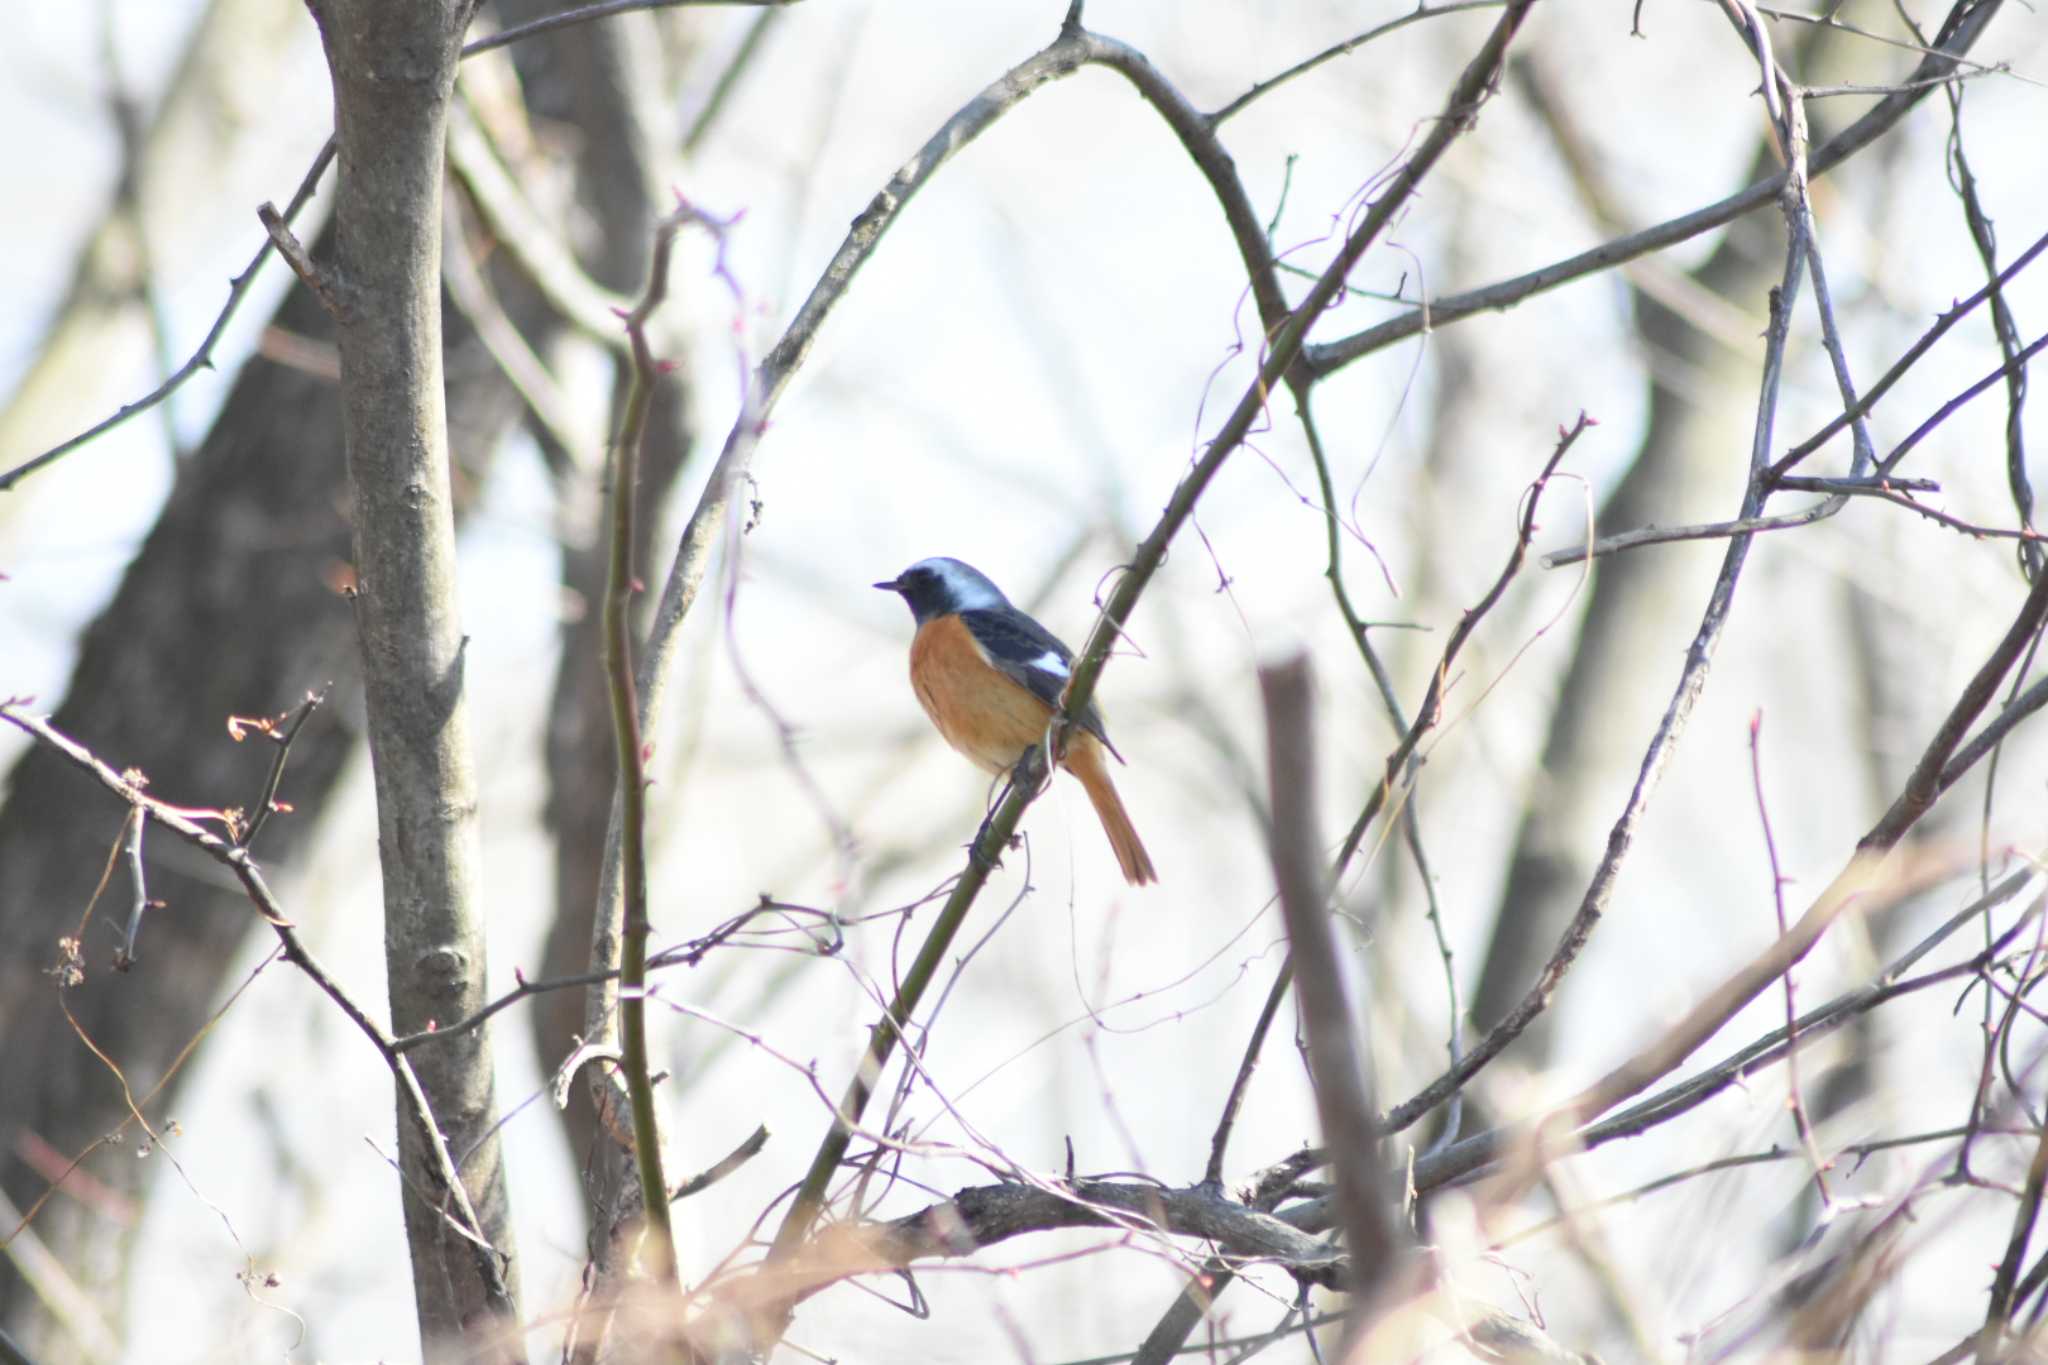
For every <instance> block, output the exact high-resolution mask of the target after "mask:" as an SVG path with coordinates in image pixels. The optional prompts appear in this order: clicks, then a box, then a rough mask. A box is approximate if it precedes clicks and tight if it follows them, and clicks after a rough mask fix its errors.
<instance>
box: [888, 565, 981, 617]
mask: <svg viewBox="0 0 2048 1365" xmlns="http://www.w3.org/2000/svg"><path fill="white" fill-rule="evenodd" d="M875 586H876V587H878V588H880V589H881V590H882V591H884V592H893V593H895V594H896V595H897V596H899V597H901V598H902V599H903V600H904V601H905V602H906V603H908V604H909V606H910V614H911V615H912V616H914V617H916V618H917V623H918V624H919V625H923V624H924V623H925V622H926V621H929V620H931V619H932V618H933V617H935V616H946V615H949V614H950V613H952V612H956V611H972V610H975V609H987V608H991V607H1004V606H1008V605H1009V599H1008V598H1006V597H1004V596H1003V594H1002V590H1001V589H999V588H997V587H996V585H995V584H993V583H991V582H989V581H988V579H987V578H986V577H984V576H983V575H982V574H981V572H980V571H979V570H977V569H975V568H973V567H972V566H970V565H967V564H963V563H961V562H960V561H959V560H957V559H921V560H919V561H918V562H917V563H915V564H913V565H911V566H910V567H909V568H907V569H905V570H904V571H903V572H902V573H900V574H898V575H897V576H896V577H895V578H893V579H891V580H889V581H888V582H886V583H877V584H875Z"/></svg>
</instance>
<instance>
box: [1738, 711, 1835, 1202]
mask: <svg viewBox="0 0 2048 1365" xmlns="http://www.w3.org/2000/svg"><path fill="white" fill-rule="evenodd" d="M1763 723H1764V715H1763V712H1761V711H1758V712H1756V713H1755V714H1754V715H1752V716H1751V717H1750V718H1749V776H1750V782H1751V784H1752V785H1753V786H1754V787H1755V789H1756V815H1757V822H1758V823H1759V824H1760V825H1761V826H1762V827H1763V832H1764V852H1765V855H1766V856H1767V857H1768V858H1769V860H1770V866H1771V904H1772V906H1773V907H1775V908H1776V910H1777V915H1778V937H1779V938H1783V937H1785V934H1786V931H1787V929H1788V928H1789V926H1788V925H1787V924H1786V922H1785V873H1784V869H1783V868H1781V867H1780V866H1779V863H1778V839H1777V836H1776V835H1774V834H1773V833H1772V832H1771V808H1770V803H1769V802H1768V801H1767V800H1766V799H1765V797H1764V760H1763V740H1762V736H1763ZM1784 981H1785V1089H1786V1105H1787V1106H1788V1107H1789V1108H1790V1109H1791V1110H1792V1127H1793V1128H1794V1130H1795V1131H1797V1132H1798V1134H1799V1145H1800V1146H1801V1147H1802V1148H1804V1149H1805V1151H1806V1158H1807V1160H1808V1162H1810V1163H1811V1164H1812V1166H1813V1185H1814V1189H1815V1190H1816V1191H1817V1192H1818V1193H1819V1194H1820V1206H1821V1216H1822V1217H1823V1218H1826V1217H1829V1216H1830V1215H1832V1214H1833V1212H1834V1207H1835V1200H1834V1196H1833V1195H1832V1194H1830V1193H1829V1192H1828V1175H1827V1173H1828V1167H1829V1165H1830V1163H1829V1162H1827V1161H1825V1160H1823V1159H1822V1157H1821V1154H1820V1144H1819V1143H1818V1142H1816V1141H1815V1140H1814V1136H1813V1121H1812V1119H1810V1118H1809V1117H1808V1116H1807V1113H1806V1101H1805V1098H1804V1097H1803V1096H1802V1094H1801V1093H1800V1089H1799V997H1798V993H1797V990H1796V988H1795V987H1794V985H1793V982H1792V969H1791V968H1789V967H1788V968H1786V969H1785V976H1784Z"/></svg>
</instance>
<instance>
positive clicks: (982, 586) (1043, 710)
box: [875, 558, 1159, 886]
mask: <svg viewBox="0 0 2048 1365" xmlns="http://www.w3.org/2000/svg"><path fill="white" fill-rule="evenodd" d="M875 586H876V587H878V588H881V589H882V590H883V591H885V592H893V593H896V594H897V595H899V596H900V597H902V599H903V600H904V601H905V602H906V603H908V604H909V605H910V614H911V615H912V616H914V617H916V618H917V634H916V636H915V637H914V638H913V639H912V640H911V642H910V685H911V687H912V688H914V689H915V690H916V692H917V699H918V701H920V702H922V703H923V704H924V710H925V714H926V715H928V716H930V717H931V718H932V724H933V725H936V726H938V728H939V733H940V734H941V735H942V736H944V737H945V740H946V743H948V744H950V745H952V746H953V747H954V748H955V749H958V750H959V751H960V752H961V753H963V754H965V755H966V756H967V757H968V758H969V759H970V760H972V761H973V762H974V763H975V765H976V766H978V767H981V768H983V769H985V770H987V771H989V772H992V773H1006V772H1009V771H1010V770H1011V769H1012V768H1014V767H1015V766H1016V765H1017V761H1018V760H1019V759H1021V758H1023V756H1024V754H1025V752H1026V751H1027V750H1029V749H1030V748H1031V747H1032V746H1033V745H1036V744H1039V743H1042V742H1043V741H1044V739H1045V727H1046V723H1047V722H1048V721H1050V720H1051V719H1052V714H1053V711H1054V709H1055V708H1056V707H1058V706H1059V704H1060V693H1061V692H1062V691H1064V690H1065V688H1066V685H1067V681H1068V679H1069V678H1070V677H1072V676H1073V663H1074V652H1073V651H1072V650H1070V649H1068V648H1067V647H1066V646H1065V645H1063V644H1061V643H1060V641H1059V639H1058V638H1057V637H1056V636H1054V635H1053V633H1052V632H1051V631H1049V630H1047V629H1046V628H1045V627H1044V626H1041V625H1039V624H1038V622H1036V621H1034V620H1032V619H1031V618H1030V617H1029V616H1026V615H1025V614H1024V613H1023V612H1021V611H1019V610H1017V608H1015V607H1013V606H1011V605H1010V599H1009V598H1007V597H1005V596H1003V593H1002V590H1001V589H1000V588H998V587H996V585H995V584H993V583H991V582H989V581H988V578H987V576H986V575H984V574H982V573H981V572H980V571H979V570H978V569H975V568H973V567H972V566H970V565H967V564H963V563H961V562H960V561H959V560H957V559H943V558H941V559H922V560H919V561H918V562H917V563H915V564H913V565H911V566H910V567H909V568H907V569H905V570H904V571H903V572H902V573H901V574H899V575H897V576H896V577H895V578H894V579H892V580H890V581H889V582H887V583H877V584H875ZM1074 722H1075V726H1076V728H1075V729H1073V730H1071V731H1069V732H1068V735H1067V740H1066V748H1065V751H1064V752H1063V753H1061V755H1060V766H1061V767H1062V768H1065V769H1066V770H1067V771H1068V772H1070V773H1072V774H1073V775H1074V776H1075V778H1077V779H1078V780H1079V781H1080V783H1081V790H1083V791H1085V792H1087V793H1088V801H1089V804H1090V805H1092V806H1094V807H1095V814H1096V816H1097V817H1098V818H1099V819H1101V821H1102V832H1103V833H1104V834H1107V835H1108V836H1109V846H1110V848H1111V849H1112V850H1114V851H1115V853H1116V861H1117V866H1119V867H1121V868H1122V869H1123V873H1124V880H1125V881H1127V882H1129V883H1130V884H1131V885H1132V886H1143V885H1144V884H1145V883H1147V882H1155V881H1158V880H1159V874H1158V873H1157V872H1155V871H1153V868H1152V859H1151V857H1150V855H1148V854H1147V853H1146V852H1145V845H1144V843H1143V842H1141V841H1140V840H1139V838H1138V831H1137V830H1136V829H1134V828H1132V827H1131V817H1130V816H1129V815H1127V814H1125V812H1124V803H1123V800H1122V799H1121V798H1120V797H1118V796H1117V794H1116V784H1115V783H1114V782H1111V781H1110V780H1109V765H1108V764H1107V763H1105V762H1103V758H1102V755H1103V752H1104V751H1105V750H1107V751H1108V752H1109V753H1110V754H1112V755H1114V756H1115V758H1116V761H1117V762H1119V763H1121V762H1123V761H1124V756H1123V755H1122V754H1119V753H1117V751H1116V746H1115V745H1113V744H1111V743H1110V742H1109V735H1108V733H1107V732H1106V731H1105V730H1104V729H1103V728H1102V715H1101V713H1100V712H1098V711H1097V710H1096V709H1095V704H1094V703H1093V702H1090V703H1089V704H1088V705H1086V706H1084V707H1082V708H1081V710H1080V712H1079V713H1078V714H1077V715H1075V717H1074Z"/></svg>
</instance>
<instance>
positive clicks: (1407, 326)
mask: <svg viewBox="0 0 2048 1365" xmlns="http://www.w3.org/2000/svg"><path fill="white" fill-rule="evenodd" d="M2000 3H2001V0H1963V3H1961V4H1959V5H1958V7H1957V9H1956V10H1955V14H1956V15H1958V16H1959V19H1958V21H1957V22H1956V23H1955V24H1954V25H1953V28H1952V31H1950V32H1949V33H1947V35H1946V36H1945V37H1944V39H1943V41H1942V43H1941V44H1940V45H1939V48H1938V50H1937V51H1935V52H1932V53H1929V54H1928V56H1927V57H1926V58H1925V59H1924V60H1922V61H1921V63H1920V64H1919V66H1918V67H1916V68H1915V69H1914V70H1913V72H1912V73H1911V74H1910V75H1909V76H1908V77H1907V78H1906V79H1907V80H1909V81H1916V82H1917V81H1923V80H1925V79H1927V78H1929V77H1932V76H1937V75H1942V74H1945V73H1947V72H1949V71H1952V70H1954V69H1955V67H1956V66H1957V65H1959V64H1960V63H1961V61H1962V59H1963V54H1964V53H1966V52H1968V51H1969V49H1970V47H1971V46H1972V45H1973V44H1974V43H1975V42H1976V41H1977V39H1978V38H1979V37H1980V36H1982V34H1983V32H1984V30H1985V29H1986V28H1987V27H1989V26H1990V23H1991V20H1992V17H1993V16H1994V15H1996V14H1997V12H1998V10H1999V8H2000ZM1925 95H1926V87H1924V86H1922V87H1917V88H1915V89H1913V90H1908V91H1902V92H1900V93H1899V94H1895V95H1891V96H1888V97H1886V98H1885V99H1883V100H1880V101H1879V102H1878V103H1877V104H1875V105H1873V106H1872V107H1871V108H1870V109H1869V110H1868V111H1866V112H1865V113H1864V115H1863V116H1862V117H1861V118H1859V119H1857V120H1856V122H1854V123H1852V124H1850V125H1849V127H1847V128H1845V129H1843V130H1842V131H1841V132H1840V133H1838V134H1836V135H1835V136H1834V137H1832V138H1830V139H1829V140H1828V141H1827V142H1826V143H1824V144H1823V145H1822V146H1820V147H1817V148H1815V149H1814V152H1813V155H1812V158H1811V161H1810V173H1811V174H1813V175H1816V176H1817V175H1822V174H1824V173H1826V172H1828V171H1830V170H1833V169H1834V168H1835V167H1836V166H1839V165H1841V164H1842V163H1843V162H1844V161H1846V160H1848V159H1849V158H1850V157H1852V156H1854V155H1855V154H1856V153H1858V152H1860V151H1862V150H1863V149H1864V148H1865V147H1867V146H1869V145H1870V144H1871V143H1872V142H1874V141H1876V140H1877V139H1878V138H1879V137H1880V136H1882V135H1883V134H1884V133H1885V132H1887V131H1889V130H1890V129H1891V127H1892V126H1893V125H1894V124H1896V123H1897V122H1898V121H1899V120H1900V119H1902V118H1904V117H1905V116H1906V114H1907V113H1908V111H1910V110H1911V109H1912V108H1913V107H1914V106H1915V105H1916V104H1918V103H1919V102H1920V100H1921V99H1923V98H1924V97H1925ZM1785 183H1786V182H1785V176H1784V175H1783V174H1782V173H1781V174H1779V175H1775V176H1772V177H1770V178H1769V179H1767V180H1760V181H1758V182H1756V183H1755V184H1753V185H1751V186H1749V187H1748V188H1747V189H1744V190H1740V191H1737V192H1736V193H1734V194H1731V195H1729V196H1728V197H1727V198H1725V199H1722V200H1719V201H1718V202H1716V203H1713V204H1709V205H1707V206H1706V207H1705V208H1702V209H1697V210H1695V211H1694V212H1692V213H1688V214H1685V215H1684V216H1682V217H1678V218H1673V219H1670V220H1669V221H1667V222H1663V223H1659V224H1657V225H1656V226H1654V227H1650V228H1645V229H1644V230H1642V231H1641V232H1634V233H1630V234H1628V235H1627V236H1623V237H1617V238H1615V239H1613V240H1611V241H1608V242H1604V243H1602V244H1601V245H1599V246H1597V247H1594V248H1593V249H1591V250H1590V251H1582V252H1580V253H1579V254H1578V255H1576V256H1570V257H1567V258H1565V259H1564V260H1561V261H1556V262H1553V263H1552V264H1550V265H1547V266H1544V267H1542V268H1541V269H1538V270H1532V271H1529V272H1528V273H1527V274H1523V275H1517V276H1515V277H1513V278H1512V279H1506V280H1501V281H1499V282H1497V283H1494V284H1490V285H1487V286H1485V287H1483V288H1479V289H1472V290H1468V291H1466V292H1464V293H1461V294H1440V295H1438V296H1436V297H1435V298H1433V299H1431V300H1430V303H1429V307H1428V308H1427V309H1422V308H1417V309H1413V310H1411V311H1409V312H1407V313H1403V314H1402V315H1401V316H1399V317H1396V318H1390V319H1388V320H1387V321H1385V322H1382V323H1378V324H1375V325H1374V326H1371V327H1367V328H1364V329H1363V330H1361V331H1358V332H1355V333H1353V334H1352V335H1350V336H1348V337H1344V338H1341V339H1339V340H1337V341H1333V342H1329V343H1327V344H1322V345H1316V346H1311V347H1309V348H1307V352H1306V359H1307V365H1308V368H1309V369H1310V370H1311V371H1312V372H1313V373H1315V374H1317V375H1325V374H1329V373H1331V372H1332V371H1335V370H1339V369H1342V368H1343V367H1344V366H1346V365H1349V364H1350V363H1351V362H1353V361H1355V360H1358V359H1359V358H1361V357H1363V356H1367V355H1370V354H1372V353H1373V352H1375V351H1380V350H1384V349H1386V348H1387V347H1388V346H1391V345H1393V344H1395V343H1396V342H1399V341H1404V340H1406V339H1407V338H1409V337H1412V336H1416V335H1419V334H1421V333H1422V332H1425V331H1427V330H1429V329H1430V328H1432V327H1443V326H1447V325H1449V324H1450V323H1453V322H1457V321H1459V320H1461V319H1463V318H1467V317H1470V316H1472V315H1473V314H1475V313H1483V312H1492V311H1498V310H1500V309H1504V308H1511V307H1513V306H1514V305H1515V304H1518V303H1521V302H1524V301H1525V300H1527V299H1530V298H1533V297H1534V296H1535V295H1537V294H1541V293H1544V292H1547V291H1548V290H1552V289H1555V288H1557V287H1558V286H1559V285H1562V284H1568V283H1570V282H1571V281H1573V280H1577V279H1582V278H1584V277H1586V276H1588V275H1597V274H1601V273H1604V272H1605V271H1607V270H1609V269H1611V268H1612V267H1614V266H1617V265H1621V264H1623V263H1625V262H1627V261H1632V260H1634V259H1635V258H1636V257H1638V256H1645V255H1648V254H1649V253H1650V252H1652V251H1660V250H1662V249H1663V248H1665V247H1668V246H1675V245H1677V244H1678V243H1680V242H1683V241H1687V240H1689V239H1691V238H1693V237H1697V236H1698V235H1700V234H1701V233H1703V232H1710V231H1712V230H1713V229H1715V228H1717V227H1721V226H1723V225H1724V224H1727V223H1730V222H1733V221H1734V220H1735V219H1737V218H1740V217H1742V216H1744V215H1745V214H1749V213H1754V212H1755V211H1756V210H1758V209H1760V208H1763V207H1764V206H1765V205H1767V204H1770V203H1772V202H1773V201H1775V200H1776V199H1777V197H1778V196H1779V194H1780V193H1781V192H1782V191H1783V189H1784V187H1785Z"/></svg>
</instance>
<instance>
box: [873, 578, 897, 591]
mask: <svg viewBox="0 0 2048 1365" xmlns="http://www.w3.org/2000/svg"><path fill="white" fill-rule="evenodd" d="M873 586H874V587H877V588H880V589H881V590H882V591H883V592H898V593H900V592H902V591H903V583H902V580H900V579H895V578H892V579H890V580H889V581H888V582H887V583H876V584H874V585H873Z"/></svg>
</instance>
